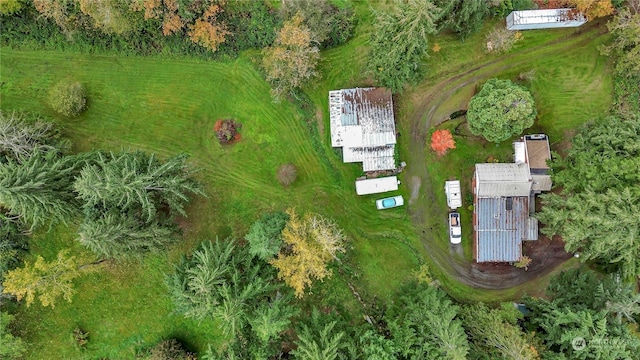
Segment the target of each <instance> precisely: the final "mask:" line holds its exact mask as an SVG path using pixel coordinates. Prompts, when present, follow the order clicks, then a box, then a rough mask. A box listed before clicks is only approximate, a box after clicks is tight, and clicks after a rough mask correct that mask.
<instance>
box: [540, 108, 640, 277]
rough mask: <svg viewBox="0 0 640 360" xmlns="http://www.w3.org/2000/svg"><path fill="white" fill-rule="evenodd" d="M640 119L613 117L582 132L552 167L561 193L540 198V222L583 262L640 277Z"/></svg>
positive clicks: (544, 230)
mask: <svg viewBox="0 0 640 360" xmlns="http://www.w3.org/2000/svg"><path fill="white" fill-rule="evenodd" d="M639 137H640V117H638V116H631V117H629V118H628V119H620V118H615V117H609V118H607V119H604V120H602V121H597V122H593V123H590V124H587V125H585V126H584V127H582V128H581V129H580V132H579V134H578V135H576V136H575V137H574V138H573V139H572V141H571V142H572V146H571V149H570V150H569V153H568V155H567V157H566V158H565V159H556V160H554V162H553V163H552V168H553V171H554V172H553V179H554V183H555V186H556V187H562V193H561V194H556V193H550V194H544V195H542V196H541V198H542V200H543V207H542V211H541V212H539V213H538V214H537V217H538V219H539V220H540V221H541V222H542V223H544V224H545V227H544V228H543V229H542V232H543V233H545V234H546V235H549V236H553V235H560V236H562V238H563V240H564V241H565V247H566V249H567V251H570V252H575V251H579V252H580V254H581V256H580V258H581V259H582V260H583V261H589V260H593V261H597V262H599V263H604V264H611V265H613V266H614V267H615V268H619V269H620V270H622V272H623V276H625V277H637V276H640V186H639V185H638V184H639V183H640V172H638V169H639V168H640V143H639V142H638V140H637V139H638V138H639Z"/></svg>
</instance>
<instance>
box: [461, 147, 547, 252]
mask: <svg viewBox="0 0 640 360" xmlns="http://www.w3.org/2000/svg"><path fill="white" fill-rule="evenodd" d="M517 152H518V148H517V147H516V158H518V155H517ZM531 186H532V180H531V174H530V172H529V166H528V164H527V163H526V162H518V163H499V164H476V171H475V173H474V177H473V195H474V210H473V229H474V244H473V245H474V247H473V251H474V253H473V255H474V259H475V260H476V261H477V262H515V261H518V260H519V259H520V257H521V256H522V242H523V241H525V240H537V238H538V235H537V234H538V227H537V221H536V220H535V219H531V218H529V201H530V198H529V196H530V194H531ZM534 233H535V235H534Z"/></svg>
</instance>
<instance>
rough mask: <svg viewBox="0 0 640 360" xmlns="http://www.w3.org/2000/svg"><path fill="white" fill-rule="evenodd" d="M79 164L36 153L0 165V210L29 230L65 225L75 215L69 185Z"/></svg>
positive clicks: (79, 160)
mask: <svg viewBox="0 0 640 360" xmlns="http://www.w3.org/2000/svg"><path fill="white" fill-rule="evenodd" d="M82 164H83V162H82V157H78V156H66V157H58V156H56V154H54V153H46V154H42V153H39V152H37V153H34V154H33V156H31V157H29V158H27V159H24V160H23V161H22V162H21V163H20V162H18V161H13V160H10V161H8V162H7V163H0V206H1V207H3V208H5V209H6V210H7V211H8V213H9V215H13V216H18V217H19V218H20V220H21V221H22V222H24V223H25V224H26V225H27V226H29V227H31V228H32V229H33V228H35V227H37V226H39V225H42V224H44V223H46V222H51V223H56V222H60V221H65V220H66V219H68V218H69V217H70V216H71V215H73V214H74V213H76V212H77V211H78V202H77V200H76V198H75V195H74V193H73V190H72V183H73V178H74V176H75V175H76V174H77V173H78V171H79V168H80V166H81V165H82Z"/></svg>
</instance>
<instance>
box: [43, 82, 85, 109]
mask: <svg viewBox="0 0 640 360" xmlns="http://www.w3.org/2000/svg"><path fill="white" fill-rule="evenodd" d="M49 106H51V108H53V110H55V111H56V112H58V113H60V114H62V115H64V116H69V117H72V116H77V115H80V113H82V112H83V111H84V110H85V109H86V106H87V90H86V89H85V87H84V86H83V85H82V84H81V83H79V82H77V81H61V82H59V83H57V84H56V85H54V86H53V88H51V90H50V91H49Z"/></svg>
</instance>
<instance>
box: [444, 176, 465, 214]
mask: <svg viewBox="0 0 640 360" xmlns="http://www.w3.org/2000/svg"><path fill="white" fill-rule="evenodd" d="M444 192H445V194H447V206H449V208H450V209H452V210H455V209H457V208H459V207H461V206H462V194H461V193H460V180H452V181H446V182H445V183H444Z"/></svg>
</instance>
